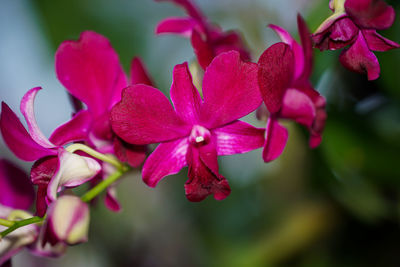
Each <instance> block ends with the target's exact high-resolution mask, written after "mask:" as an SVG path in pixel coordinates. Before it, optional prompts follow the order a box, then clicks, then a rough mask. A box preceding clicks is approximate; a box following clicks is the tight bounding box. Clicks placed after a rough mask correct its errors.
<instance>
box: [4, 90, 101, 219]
mask: <svg viewBox="0 0 400 267" xmlns="http://www.w3.org/2000/svg"><path fill="white" fill-rule="evenodd" d="M40 89H41V88H40V87H36V88H33V89H31V90H29V91H28V92H27V93H26V94H25V95H24V97H23V98H22V101H21V106H20V108H21V113H22V114H23V116H24V117H25V120H26V122H27V125H28V129H29V132H28V131H27V130H26V129H25V128H24V126H23V125H22V123H21V122H20V120H19V119H18V117H17V115H16V114H15V113H14V112H13V111H12V110H11V109H10V108H9V107H8V105H7V104H5V103H4V102H3V103H2V112H1V117H0V130H1V133H2V135H3V138H4V141H5V143H6V144H7V146H8V147H9V148H10V150H11V151H12V152H13V153H14V154H15V155H16V156H17V157H18V158H20V159H22V160H25V161H37V162H36V164H35V165H34V167H33V168H32V172H31V179H32V182H33V183H34V184H37V185H39V189H38V193H37V203H36V205H37V213H38V215H39V216H43V215H44V213H45V212H46V209H47V204H48V202H52V201H54V200H55V199H56V198H57V192H58V191H59V190H60V189H61V188H62V187H76V186H78V185H81V184H83V183H85V182H86V181H88V180H90V179H92V178H93V177H94V176H95V175H96V174H97V173H98V172H99V171H100V170H101V166H100V165H99V163H98V162H97V161H96V160H94V159H92V158H89V157H85V156H80V155H77V154H73V153H70V152H68V151H67V150H65V149H64V147H63V146H64V145H65V144H68V143H71V142H74V141H80V140H83V138H84V137H85V136H86V131H87V123H88V120H87V116H86V114H85V113H82V112H79V113H77V114H76V115H75V116H74V117H73V118H72V119H71V120H70V121H68V122H67V123H65V124H63V125H61V126H60V127H58V128H57V129H56V130H55V131H54V132H53V133H52V135H51V137H50V138H49V139H47V138H46V137H45V136H44V134H43V133H42V132H41V131H40V129H39V127H38V125H37V123H36V119H35V114H34V108H33V106H34V100H35V97H36V94H37V92H38V91H39V90H40Z"/></svg>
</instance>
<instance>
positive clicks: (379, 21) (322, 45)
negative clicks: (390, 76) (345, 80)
mask: <svg viewBox="0 0 400 267" xmlns="http://www.w3.org/2000/svg"><path fill="white" fill-rule="evenodd" d="M329 7H330V8H331V9H332V11H333V12H334V13H333V14H332V15H331V16H330V17H329V18H327V19H326V20H325V21H324V22H323V23H322V24H321V25H320V26H319V28H318V29H317V30H316V32H315V33H314V34H313V36H312V38H313V40H314V43H315V46H316V47H317V48H319V49H320V50H326V49H330V50H336V49H340V48H343V47H345V46H349V47H348V48H346V49H344V50H343V51H342V53H341V55H340V58H339V60H340V62H341V63H342V64H343V65H344V66H345V67H346V68H348V69H350V70H352V71H355V72H358V73H366V74H367V75H368V80H375V79H377V78H378V77H379V74H380V66H379V62H378V59H377V58H376V56H375V55H374V53H372V52H371V51H380V52H383V51H388V50H390V49H394V48H399V47H400V45H399V44H397V43H395V42H393V41H391V40H389V39H386V38H384V37H383V36H381V35H379V34H378V33H377V32H376V30H384V29H387V28H389V27H390V26H392V24H393V22H394V18H395V11H394V9H393V8H392V7H391V6H389V5H388V4H386V3H385V1H383V0H330V2H329Z"/></svg>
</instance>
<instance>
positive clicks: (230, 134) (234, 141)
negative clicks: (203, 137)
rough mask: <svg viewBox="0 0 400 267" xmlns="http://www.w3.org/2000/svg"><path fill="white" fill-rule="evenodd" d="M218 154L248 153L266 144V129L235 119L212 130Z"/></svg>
mask: <svg viewBox="0 0 400 267" xmlns="http://www.w3.org/2000/svg"><path fill="white" fill-rule="evenodd" d="M212 134H213V136H215V145H216V150H217V154H218V156H224V155H234V154H239V153H246V152H249V151H251V150H254V149H257V148H260V147H262V146H263V145H264V135H265V129H258V128H255V127H253V126H252V125H250V124H248V123H246V122H242V121H235V122H233V123H230V124H228V125H225V126H223V127H221V128H216V129H214V130H212Z"/></svg>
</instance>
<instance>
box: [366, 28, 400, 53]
mask: <svg viewBox="0 0 400 267" xmlns="http://www.w3.org/2000/svg"><path fill="white" fill-rule="evenodd" d="M362 33H363V35H364V38H365V40H366V42H367V44H368V48H369V49H371V50H372V51H380V52H384V51H388V50H391V49H395V48H400V44H398V43H396V42H393V41H392V40H389V39H387V38H385V37H383V36H382V35H380V34H378V33H377V32H376V31H375V30H363V31H362Z"/></svg>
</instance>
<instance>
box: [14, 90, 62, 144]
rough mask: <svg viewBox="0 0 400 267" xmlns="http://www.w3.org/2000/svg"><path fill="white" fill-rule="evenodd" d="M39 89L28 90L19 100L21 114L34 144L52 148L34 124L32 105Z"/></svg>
mask: <svg viewBox="0 0 400 267" xmlns="http://www.w3.org/2000/svg"><path fill="white" fill-rule="evenodd" d="M41 89H42V88H41V87H35V88H33V89H31V90H29V91H28V92H27V93H26V94H25V95H24V96H23V97H22V100H21V106H20V108H21V113H22V115H23V116H24V117H25V120H26V123H27V125H28V130H29V134H30V136H31V137H32V139H33V140H35V142H36V143H38V144H39V145H41V146H42V147H45V148H54V147H55V145H54V144H52V143H51V142H50V141H49V139H47V138H46V137H45V136H44V134H43V133H42V131H40V129H39V126H38V125H37V123H36V118H35V112H34V103H35V97H36V94H37V92H38V91H39V90H41Z"/></svg>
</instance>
